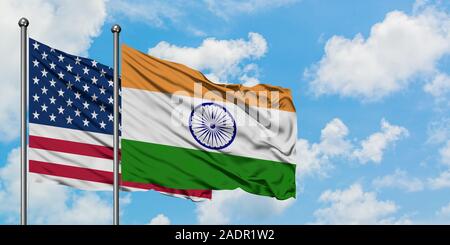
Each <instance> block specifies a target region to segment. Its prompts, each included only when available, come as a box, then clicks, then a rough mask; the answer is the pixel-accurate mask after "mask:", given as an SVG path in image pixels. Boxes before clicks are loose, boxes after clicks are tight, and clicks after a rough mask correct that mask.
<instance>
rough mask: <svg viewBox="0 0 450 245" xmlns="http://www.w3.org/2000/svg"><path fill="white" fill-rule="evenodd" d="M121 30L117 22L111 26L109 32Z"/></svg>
mask: <svg viewBox="0 0 450 245" xmlns="http://www.w3.org/2000/svg"><path fill="white" fill-rule="evenodd" d="M121 30H122V28H120V26H119V25H118V24H115V25H113V27H111V32H112V33H115V32H117V33H120V31H121Z"/></svg>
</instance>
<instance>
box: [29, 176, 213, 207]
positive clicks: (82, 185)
mask: <svg viewBox="0 0 450 245" xmlns="http://www.w3.org/2000/svg"><path fill="white" fill-rule="evenodd" d="M28 176H29V177H30V179H31V181H32V182H35V183H52V184H59V185H65V186H70V187H73V188H77V189H80V190H87V191H112V189H113V187H112V185H110V184H105V183H99V182H93V181H88V180H78V179H72V178H66V177H60V176H54V175H45V174H38V173H33V172H30V173H28ZM120 190H122V191H133V192H134V191H148V189H142V188H137V187H127V186H121V188H120ZM158 192H159V193H161V194H164V195H167V196H172V197H178V198H184V199H189V200H192V201H194V202H199V201H204V200H208V198H203V197H195V196H186V195H182V194H173V193H169V192H163V191H158Z"/></svg>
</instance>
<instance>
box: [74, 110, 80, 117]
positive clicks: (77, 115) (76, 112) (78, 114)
mask: <svg viewBox="0 0 450 245" xmlns="http://www.w3.org/2000/svg"><path fill="white" fill-rule="evenodd" d="M80 115H81V111H80V110H78V108H77V109H76V110H75V116H76V117H79V116H80Z"/></svg>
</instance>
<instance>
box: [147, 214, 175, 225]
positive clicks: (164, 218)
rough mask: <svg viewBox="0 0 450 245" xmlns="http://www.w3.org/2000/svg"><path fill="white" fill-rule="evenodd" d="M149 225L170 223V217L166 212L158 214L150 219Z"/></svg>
mask: <svg viewBox="0 0 450 245" xmlns="http://www.w3.org/2000/svg"><path fill="white" fill-rule="evenodd" d="M149 225H170V219H169V218H167V216H165V215H164V214H158V215H156V217H154V218H153V219H152V220H150V223H149Z"/></svg>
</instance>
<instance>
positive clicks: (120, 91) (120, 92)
mask: <svg viewBox="0 0 450 245" xmlns="http://www.w3.org/2000/svg"><path fill="white" fill-rule="evenodd" d="M119 96H122V89H120V88H119Z"/></svg>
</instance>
